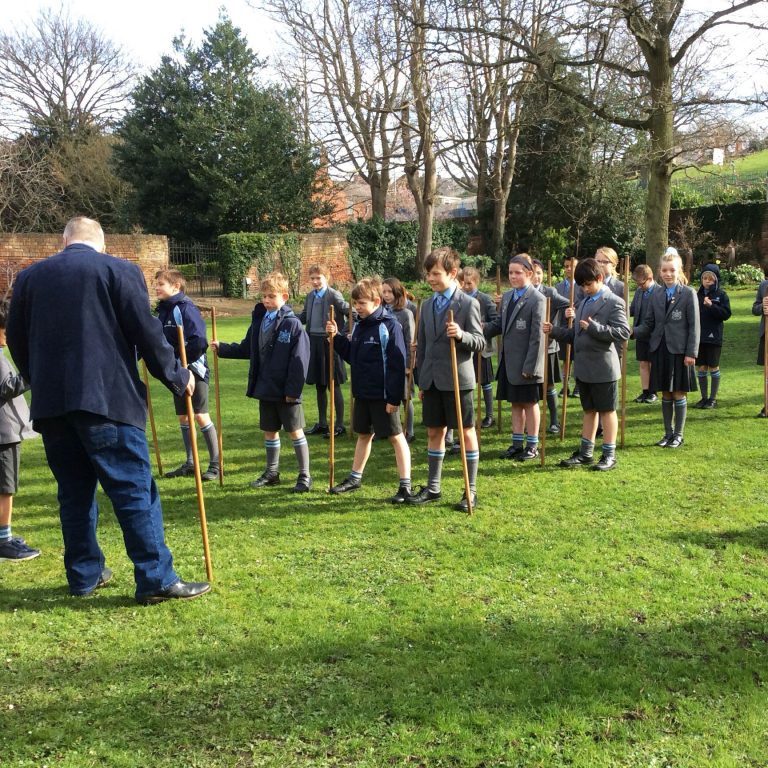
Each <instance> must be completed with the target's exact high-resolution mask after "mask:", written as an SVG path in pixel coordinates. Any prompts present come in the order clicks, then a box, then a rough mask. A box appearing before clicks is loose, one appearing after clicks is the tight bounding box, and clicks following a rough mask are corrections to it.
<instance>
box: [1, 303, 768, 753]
mask: <svg viewBox="0 0 768 768" xmlns="http://www.w3.org/2000/svg"><path fill="white" fill-rule="evenodd" d="M732 298H733V305H734V308H735V316H734V317H733V318H732V319H731V320H730V321H729V322H728V324H727V327H726V339H727V343H726V347H725V351H724V357H723V379H722V389H721V394H720V398H719V407H718V409H717V410H716V411H714V412H706V411H705V412H700V411H695V410H691V412H690V417H689V426H688V430H687V434H686V444H685V446H684V448H683V449H681V450H679V451H676V452H673V451H665V450H661V449H658V448H655V447H651V446H652V443H653V442H654V441H655V440H656V439H658V438H659V437H660V435H661V432H662V429H661V414H660V408H659V407H658V406H640V405H635V404H634V403H632V404H630V405H629V406H628V414H627V434H626V447H625V449H624V450H622V451H621V452H620V454H619V461H620V465H619V468H618V469H617V470H616V471H614V472H611V473H607V475H603V474H599V475H598V474H597V473H593V472H587V471H579V470H576V471H566V470H559V469H557V468H555V464H556V462H557V461H558V460H559V459H560V458H562V457H564V456H566V455H568V454H569V453H570V451H571V450H572V449H573V447H574V446H575V444H576V439H577V435H578V424H579V421H580V409H579V408H578V405H577V404H576V403H575V402H573V403H572V404H571V408H570V409H569V419H568V423H569V426H568V437H567V440H566V441H565V443H563V444H561V443H560V442H559V441H557V440H551V439H550V440H549V441H548V446H547V449H548V455H549V457H550V460H549V461H548V464H547V466H546V467H545V468H543V469H541V468H539V467H537V466H536V467H534V466H530V465H526V466H519V465H512V464H510V463H508V462H502V461H501V460H499V459H497V458H496V453H497V452H498V451H499V450H500V449H502V448H504V447H505V446H506V445H507V443H508V435H507V434H506V433H507V431H508V427H509V421H508V416H505V429H504V432H505V434H502V435H498V434H497V433H496V431H495V428H494V430H491V431H490V432H489V433H488V432H487V433H485V434H484V435H483V442H482V454H483V455H482V462H481V477H480V481H479V482H480V485H479V493H480V501H481V506H480V508H479V509H478V510H477V513H476V515H475V516H474V517H473V518H471V519H470V518H467V517H466V516H464V515H462V514H460V513H458V512H455V511H453V510H452V509H451V502H453V501H455V500H458V498H459V496H460V494H461V489H462V480H461V470H460V464H459V462H458V460H457V459H455V458H454V459H448V460H447V461H446V468H445V475H444V494H445V503H444V504H436V505H431V506H428V507H427V508H423V509H414V508H410V507H409V508H395V507H392V506H390V505H388V504H386V503H385V502H384V499H385V498H386V496H388V495H389V494H390V493H392V492H393V491H394V490H395V488H396V484H397V483H396V479H397V478H396V470H395V467H394V459H393V457H392V452H391V448H390V447H389V445H388V444H386V443H375V444H374V455H373V456H372V459H371V462H370V464H369V468H368V471H367V472H366V476H365V481H364V482H365V485H364V487H363V489H362V490H361V491H359V492H357V493H355V494H350V495H348V496H346V497H342V498H338V499H337V498H333V497H330V496H328V495H327V494H325V493H324V492H323V491H324V488H325V486H326V484H327V480H326V477H327V476H326V471H327V457H326V454H325V451H326V449H327V441H323V440H318V439H316V438H311V452H312V459H313V474H314V478H315V483H316V486H315V490H314V491H313V492H312V493H311V494H309V495H308V496H306V497H301V498H298V499H297V498H296V497H295V496H293V495H291V494H289V493H288V491H287V486H288V485H289V484H290V482H291V481H292V480H293V476H294V471H295V462H294V459H293V456H292V450H291V448H290V441H289V440H288V439H284V447H283V472H284V474H285V475H286V476H287V479H288V481H289V482H287V483H286V484H284V485H283V486H280V487H278V488H272V489H265V490H262V491H261V492H255V491H251V490H249V489H248V488H247V483H248V481H249V480H251V479H253V478H254V477H255V476H256V475H257V474H258V473H259V472H260V471H261V469H262V462H263V441H262V438H261V436H260V434H259V433H258V431H257V429H256V426H255V424H256V418H257V406H256V403H255V402H254V401H250V400H246V398H245V397H244V396H243V391H244V388H245V375H246V364H245V363H244V362H240V361H222V363H221V372H222V392H223V400H224V417H225V431H224V438H225V451H226V454H225V460H226V469H227V475H226V483H225V486H224V487H223V488H219V487H218V486H216V485H214V484H207V485H206V486H205V490H206V509H207V513H208V521H209V529H210V535H211V549H212V554H213V558H214V575H215V586H214V591H213V593H212V594H211V595H209V596H207V597H205V598H202V599H200V600H197V601H193V602H191V603H189V604H183V605H182V604H176V603H165V604H162V605H159V606H154V607H150V608H142V607H139V606H137V605H136V604H135V603H134V602H133V600H132V586H133V585H132V574H131V566H130V563H129V562H128V561H127V559H126V557H125V554H124V551H123V547H122V540H121V536H120V532H119V529H118V526H117V525H116V523H115V521H114V517H113V515H112V513H111V511H110V510H109V506H108V504H105V505H104V513H103V519H102V521H101V524H100V535H101V541H102V543H103V547H104V549H105V551H106V553H107V556H108V562H109V564H110V565H111V567H112V568H114V570H115V579H114V582H113V583H112V584H110V585H109V587H107V588H105V589H103V590H100V591H99V592H98V594H97V595H95V596H94V597H92V598H89V599H85V600H75V599H73V598H70V597H68V596H67V594H66V590H65V587H64V583H63V568H62V564H61V544H60V534H59V530H58V525H57V513H56V509H57V507H56V496H55V488H54V486H53V484H52V482H51V479H50V476H49V474H48V471H47V468H46V466H45V462H44V457H43V453H42V448H41V445H40V442H39V441H35V442H30V443H29V444H27V445H25V446H24V452H23V459H22V464H23V467H22V486H21V491H20V493H19V495H18V497H17V513H16V520H15V531H16V532H17V533H18V534H20V535H23V536H25V537H26V538H27V539H28V541H29V542H30V543H32V544H33V545H35V546H40V547H41V548H42V549H43V550H44V554H43V556H42V557H40V558H38V559H37V560H35V561H32V562H29V563H26V564H18V565H11V564H8V563H2V564H0V565H2V566H3V567H2V568H0V583H1V584H2V592H1V593H0V606H2V616H1V617H0V628H1V631H2V645H3V651H4V656H3V658H4V660H5V661H4V666H5V669H4V672H3V686H2V688H1V689H0V713H2V714H1V716H0V764H2V765H3V766H5V765H8V766H67V767H68V768H83V767H85V766H110V767H112V766H114V767H116V768H121V767H122V766H145V765H153V766H163V767H165V766H168V767H170V766H174V767H175V766H243V767H245V766H341V765H344V766H347V765H354V766H392V765H395V766H398V765H400V766H451V767H457V766H462V767H463V766H476V767H478V768H479V767H480V766H484V767H489V766H546V767H549V766H584V767H586V766H590V767H591V766H676V767H677V766H681V767H682V766H734V767H735V766H739V767H741V766H764V765H767V764H768V725H766V718H765V711H766V703H767V701H766V699H767V697H766V677H767V676H768V672H766V670H768V664H767V663H766V662H768V618H767V616H766V607H767V604H768V587H767V585H766V566H767V565H768V552H767V550H768V519H767V518H768V515H766V502H768V491H766V487H765V481H764V466H765V452H766V444H767V443H768V422H766V421H764V420H757V419H755V418H754V415H755V413H756V412H757V410H758V409H759V407H760V401H761V397H762V394H761V392H762V390H761V374H760V369H759V368H757V367H756V366H755V365H754V357H755V351H756V346H757V332H756V327H757V326H756V322H755V321H756V318H753V317H751V316H750V315H749V306H750V304H751V302H752V299H753V292H741V293H737V294H732ZM246 322H247V321H246V320H245V319H235V318H233V319H226V320H222V321H221V323H220V331H219V335H220V337H221V338H222V339H225V340H234V339H239V338H240V334H241V333H242V332H243V331H244V329H245V326H246ZM630 359H632V355H631V356H630ZM637 381H638V380H637V375H636V368H635V365H634V363H633V364H631V365H630V377H629V388H628V393H629V396H630V398H631V397H634V396H635V395H636V394H637V390H638V384H637ZM153 393H154V397H155V405H156V411H157V415H158V419H159V421H160V423H161V424H162V427H161V442H162V449H163V458H164V461H165V463H166V464H167V466H168V467H172V466H175V463H176V462H177V461H180V460H181V459H182V455H181V450H180V438H179V437H178V430H177V427H176V426H175V425H174V422H175V419H174V417H173V415H172V409H171V402H170V395H167V394H166V393H165V392H164V391H163V390H162V389H161V388H160V387H159V386H155V387H154V389H153ZM695 399H696V398H694V397H692V398H691V400H692V401H693V400H695ZM313 408H314V397H313V393H312V392H310V393H309V397H308V398H307V411H308V422H309V423H312V422H313V420H314V413H313ZM337 446H338V451H337V477H343V476H344V473H345V472H346V471H347V469H348V468H349V464H350V461H351V454H352V446H353V442H352V441H351V440H349V439H341V440H339V441H338V442H337ZM413 453H414V464H415V469H414V480H415V482H417V483H418V482H423V481H424V479H425V473H426V460H425V459H426V457H425V453H426V452H425V440H424V435H423V430H420V431H419V439H418V440H417V442H416V443H415V444H414V446H413ZM159 484H160V488H161V493H162V497H163V501H164V508H165V516H166V525H167V535H168V540H169V543H170V545H171V547H172V549H173V551H174V554H175V557H176V564H177V567H178V570H179V571H180V573H181V574H182V575H183V576H184V577H185V578H187V579H192V578H202V577H203V576H204V568H203V564H202V559H201V545H200V533H199V525H198V521H197V512H196V502H195V495H194V486H193V484H192V483H191V482H190V481H188V480H161V481H160V483H159Z"/></svg>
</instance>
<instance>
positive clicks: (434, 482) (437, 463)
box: [427, 448, 445, 493]
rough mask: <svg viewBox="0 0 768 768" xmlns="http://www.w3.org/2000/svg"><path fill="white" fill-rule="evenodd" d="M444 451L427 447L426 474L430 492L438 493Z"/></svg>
mask: <svg viewBox="0 0 768 768" xmlns="http://www.w3.org/2000/svg"><path fill="white" fill-rule="evenodd" d="M444 458H445V451H440V450H433V449H432V448H428V449H427V462H428V467H429V474H428V476H427V488H428V489H429V490H430V491H432V493H440V480H441V478H442V476H443V459H444Z"/></svg>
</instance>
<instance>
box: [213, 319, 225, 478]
mask: <svg viewBox="0 0 768 768" xmlns="http://www.w3.org/2000/svg"><path fill="white" fill-rule="evenodd" d="M211 326H212V329H213V341H218V340H219V337H218V335H217V333H216V307H211ZM213 379H214V388H215V392H216V432H217V436H218V440H219V485H224V433H223V432H222V429H221V389H220V388H219V348H218V347H217V346H214V348H213Z"/></svg>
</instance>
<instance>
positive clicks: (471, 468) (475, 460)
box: [467, 451, 480, 493]
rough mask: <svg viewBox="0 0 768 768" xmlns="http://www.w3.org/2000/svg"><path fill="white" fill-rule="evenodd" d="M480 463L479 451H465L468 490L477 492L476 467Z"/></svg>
mask: <svg viewBox="0 0 768 768" xmlns="http://www.w3.org/2000/svg"><path fill="white" fill-rule="evenodd" d="M479 464H480V451H467V474H468V475H469V490H470V491H472V493H477V468H478V466H479Z"/></svg>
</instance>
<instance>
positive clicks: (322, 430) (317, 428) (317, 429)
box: [304, 424, 328, 435]
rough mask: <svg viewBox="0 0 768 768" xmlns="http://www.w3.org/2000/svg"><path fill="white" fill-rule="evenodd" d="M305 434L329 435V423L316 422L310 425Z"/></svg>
mask: <svg viewBox="0 0 768 768" xmlns="http://www.w3.org/2000/svg"><path fill="white" fill-rule="evenodd" d="M304 434H305V435H327V434H328V425H327V424H315V425H314V426H312V427H310V428H309V429H308V430H306V431H305V432H304Z"/></svg>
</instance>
